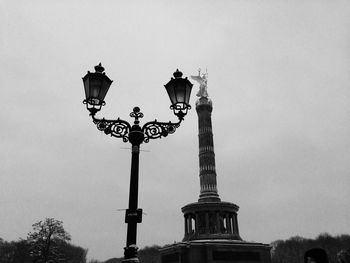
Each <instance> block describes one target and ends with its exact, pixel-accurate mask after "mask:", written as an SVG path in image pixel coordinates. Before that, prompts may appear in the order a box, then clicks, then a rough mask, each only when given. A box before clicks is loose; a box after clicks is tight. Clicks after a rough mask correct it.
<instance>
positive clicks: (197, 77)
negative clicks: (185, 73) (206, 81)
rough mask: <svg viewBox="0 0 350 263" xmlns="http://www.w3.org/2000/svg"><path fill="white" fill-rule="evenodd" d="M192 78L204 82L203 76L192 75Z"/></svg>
mask: <svg viewBox="0 0 350 263" xmlns="http://www.w3.org/2000/svg"><path fill="white" fill-rule="evenodd" d="M191 79H193V80H195V81H198V82H199V83H202V82H203V79H202V77H201V76H191Z"/></svg>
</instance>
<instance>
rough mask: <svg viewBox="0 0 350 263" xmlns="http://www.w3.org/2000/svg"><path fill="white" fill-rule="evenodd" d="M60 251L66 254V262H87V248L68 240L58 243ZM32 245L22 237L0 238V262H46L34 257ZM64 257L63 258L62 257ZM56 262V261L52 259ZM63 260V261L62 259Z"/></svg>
mask: <svg viewBox="0 0 350 263" xmlns="http://www.w3.org/2000/svg"><path fill="white" fill-rule="evenodd" d="M56 246H57V249H58V251H61V255H64V258H65V260H64V261H63V262H66V263H86V254H87V250H86V249H84V248H81V247H79V246H75V245H72V244H70V243H67V242H60V243H59V244H56ZM31 250H32V245H31V244H30V243H29V242H28V241H27V240H23V239H20V240H18V241H11V242H8V241H4V240H3V239H1V238H0V262H1V263H33V262H38V263H39V262H44V261H41V260H39V259H38V260H36V261H35V259H33V257H32V255H31ZM61 259H62V258H61ZM52 262H56V261H52ZM61 262H62V261H61Z"/></svg>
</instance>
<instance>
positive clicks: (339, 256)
mask: <svg viewBox="0 0 350 263" xmlns="http://www.w3.org/2000/svg"><path fill="white" fill-rule="evenodd" d="M271 246H272V251H271V256H272V263H303V262H304V253H305V251H306V250H309V249H311V248H315V247H318V248H323V249H324V250H325V251H326V252H327V254H328V261H329V263H350V258H349V256H350V235H339V236H331V235H330V234H328V233H323V234H320V235H319V236H318V237H316V238H315V239H308V238H303V237H299V236H295V237H291V238H289V239H287V240H277V241H274V242H272V243H271Z"/></svg>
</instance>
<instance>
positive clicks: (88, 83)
mask: <svg viewBox="0 0 350 263" xmlns="http://www.w3.org/2000/svg"><path fill="white" fill-rule="evenodd" d="M104 70H105V69H104V68H103V67H102V66H101V63H100V64H99V65H97V66H95V73H91V72H90V71H88V73H87V74H86V75H85V77H83V83H84V89H85V100H84V101H83V103H84V104H86V108H87V109H88V110H89V111H90V115H95V114H96V112H98V111H99V110H101V107H102V106H104V105H106V103H105V102H104V98H105V96H106V94H107V92H108V89H109V87H110V86H111V84H112V82H113V80H110V79H109V77H107V76H106V74H105V73H104Z"/></svg>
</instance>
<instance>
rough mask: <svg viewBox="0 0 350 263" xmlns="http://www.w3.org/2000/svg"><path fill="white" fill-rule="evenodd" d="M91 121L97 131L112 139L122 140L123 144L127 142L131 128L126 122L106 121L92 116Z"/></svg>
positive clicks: (118, 120) (119, 120)
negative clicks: (108, 135)
mask: <svg viewBox="0 0 350 263" xmlns="http://www.w3.org/2000/svg"><path fill="white" fill-rule="evenodd" d="M92 120H93V122H94V123H95V124H96V126H97V129H99V130H100V131H103V132H104V133H105V134H110V135H111V136H113V137H117V138H122V139H123V141H124V142H128V141H129V136H128V135H129V132H130V131H131V126H130V124H129V123H128V122H127V121H124V120H121V119H119V118H118V119H117V120H106V119H105V118H102V119H98V118H95V116H94V115H92Z"/></svg>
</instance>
